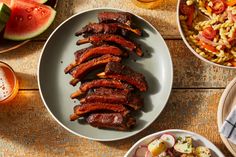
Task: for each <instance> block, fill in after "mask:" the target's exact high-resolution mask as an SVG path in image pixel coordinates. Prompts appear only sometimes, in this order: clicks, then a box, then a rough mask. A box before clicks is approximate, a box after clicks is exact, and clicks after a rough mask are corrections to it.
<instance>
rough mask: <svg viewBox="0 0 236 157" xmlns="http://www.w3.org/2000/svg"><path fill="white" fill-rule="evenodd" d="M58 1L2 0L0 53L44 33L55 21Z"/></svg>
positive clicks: (0, 7)
mask: <svg viewBox="0 0 236 157" xmlns="http://www.w3.org/2000/svg"><path fill="white" fill-rule="evenodd" d="M56 4H57V0H0V53H3V52H7V51H10V50H12V49H15V48H17V47H19V46H21V45H23V44H25V43H26V42H28V41H29V39H31V38H34V37H36V36H38V35H39V34H41V33H43V32H44V31H45V30H46V29H47V28H48V27H49V26H50V25H51V24H52V22H53V21H54V18H55V15H56V11H55V10H54V9H53V8H55V6H56Z"/></svg>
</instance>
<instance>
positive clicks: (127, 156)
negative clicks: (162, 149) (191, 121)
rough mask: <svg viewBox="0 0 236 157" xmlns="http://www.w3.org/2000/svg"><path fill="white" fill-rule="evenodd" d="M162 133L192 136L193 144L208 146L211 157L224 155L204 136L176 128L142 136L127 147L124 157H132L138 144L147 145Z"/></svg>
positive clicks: (222, 156)
mask: <svg viewBox="0 0 236 157" xmlns="http://www.w3.org/2000/svg"><path fill="white" fill-rule="evenodd" d="M164 133H171V134H174V135H175V136H177V137H178V136H181V137H186V136H191V137H192V138H193V144H194V145H201V146H206V147H208V148H209V149H210V150H211V153H212V155H213V156H212V157H224V155H223V153H222V152H221V151H220V150H219V149H218V148H217V147H216V146H215V145H214V144H213V143H211V142H210V141H209V140H207V139H206V138H205V137H203V136H201V135H199V134H197V133H194V132H190V131H186V130H178V129H171V130H164V131H161V132H157V133H154V134H151V135H148V136H146V137H144V138H142V139H141V140H139V141H138V142H136V143H135V144H134V145H133V146H132V147H131V148H130V149H129V151H128V152H127V153H126V154H125V157H134V154H135V151H136V149H137V148H138V147H139V146H140V145H147V144H149V143H150V142H151V141H153V140H154V139H156V138H159V137H160V136H161V135H162V134H164Z"/></svg>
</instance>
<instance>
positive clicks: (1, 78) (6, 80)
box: [0, 61, 19, 104]
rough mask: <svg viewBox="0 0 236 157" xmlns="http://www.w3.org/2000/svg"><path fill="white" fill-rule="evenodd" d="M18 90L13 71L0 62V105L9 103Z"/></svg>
mask: <svg viewBox="0 0 236 157" xmlns="http://www.w3.org/2000/svg"><path fill="white" fill-rule="evenodd" d="M18 89H19V85H18V80H17V78H16V75H15V73H14V71H13V69H12V68H11V67H10V66H9V65H7V64H6V63H3V62H1V61H0V104H5V103H7V102H9V101H11V100H12V99H13V98H14V97H15V96H16V94H17V92H18Z"/></svg>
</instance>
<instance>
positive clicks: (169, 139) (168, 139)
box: [160, 134, 175, 148]
mask: <svg viewBox="0 0 236 157" xmlns="http://www.w3.org/2000/svg"><path fill="white" fill-rule="evenodd" d="M160 139H162V140H163V141H164V142H165V144H166V147H167V148H172V147H174V145H175V137H174V136H173V135H171V134H163V135H162V136H161V138H160Z"/></svg>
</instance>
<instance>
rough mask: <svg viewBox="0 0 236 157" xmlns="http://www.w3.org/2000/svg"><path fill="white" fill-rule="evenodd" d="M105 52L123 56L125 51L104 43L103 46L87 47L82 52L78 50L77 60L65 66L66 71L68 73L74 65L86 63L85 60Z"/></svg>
mask: <svg viewBox="0 0 236 157" xmlns="http://www.w3.org/2000/svg"><path fill="white" fill-rule="evenodd" d="M82 50H83V49H82ZM105 54H110V55H114V56H122V55H123V52H122V51H121V49H119V48H118V47H116V46H109V45H102V46H98V47H90V48H87V49H86V50H83V51H82V53H81V52H79V53H77V52H76V54H75V57H76V60H75V62H73V63H72V64H70V65H68V66H67V67H66V68H65V70H64V72H65V73H68V72H70V70H71V69H73V68H74V67H76V66H77V65H79V64H81V63H84V62H86V61H88V60H89V59H90V58H92V57H97V56H101V55H105Z"/></svg>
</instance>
